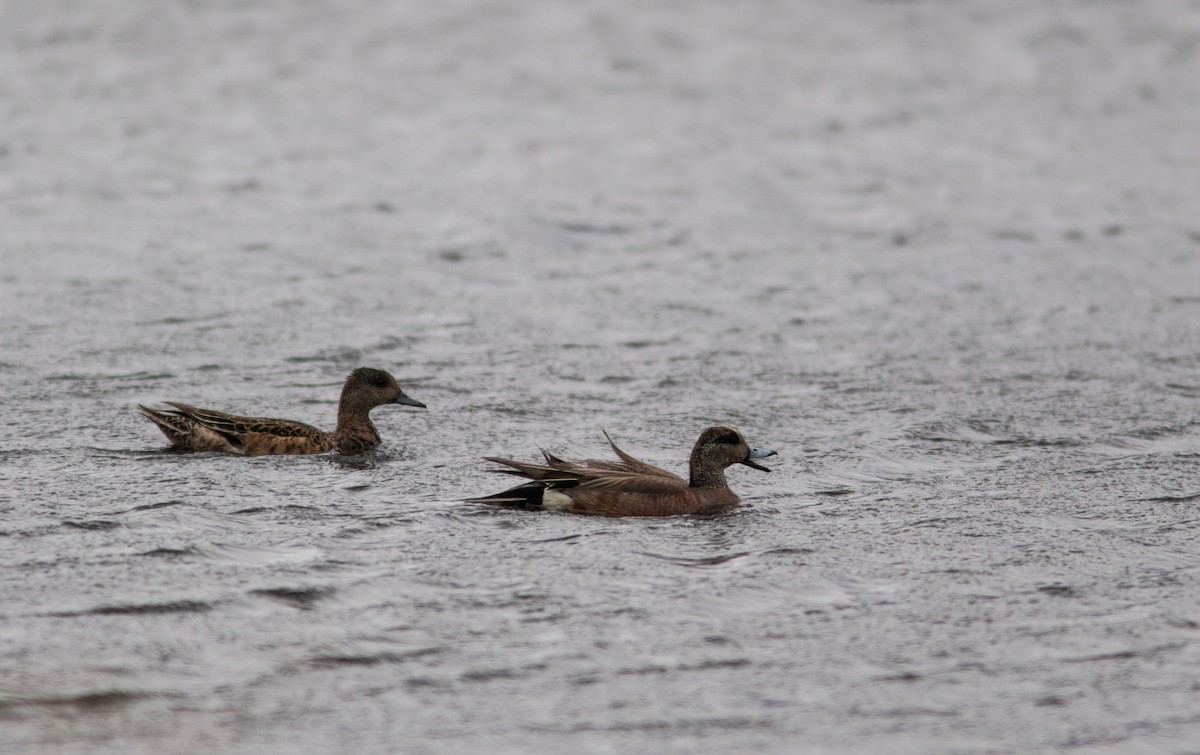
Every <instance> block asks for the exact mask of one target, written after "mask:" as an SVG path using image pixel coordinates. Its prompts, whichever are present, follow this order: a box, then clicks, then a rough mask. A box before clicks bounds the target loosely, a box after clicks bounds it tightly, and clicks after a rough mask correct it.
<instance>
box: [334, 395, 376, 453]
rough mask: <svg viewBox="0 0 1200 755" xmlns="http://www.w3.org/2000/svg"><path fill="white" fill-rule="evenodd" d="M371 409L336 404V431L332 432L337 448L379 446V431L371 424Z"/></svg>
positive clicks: (354, 405)
mask: <svg viewBox="0 0 1200 755" xmlns="http://www.w3.org/2000/svg"><path fill="white" fill-rule="evenodd" d="M370 412H371V408H370V407H366V406H361V405H358V404H347V403H346V402H344V401H343V402H342V403H340V404H338V418H337V429H336V430H334V431H333V435H334V438H335V439H336V440H337V444H338V447H339V448H341V447H342V446H358V445H365V446H367V447H368V448H369V447H374V446H376V445H378V444H379V431H378V430H376V429H375V425H374V424H372V422H371V414H370Z"/></svg>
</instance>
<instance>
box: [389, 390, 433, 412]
mask: <svg viewBox="0 0 1200 755" xmlns="http://www.w3.org/2000/svg"><path fill="white" fill-rule="evenodd" d="M396 403H397V404H403V405H405V406H415V407H417V408H418V409H428V408H429V407H427V406H425V405H424V404H422V403H421V402H420V401H417V400H416V399H415V398H412V397H410V396H405V395H404V394H403V393H401V394H400V397H399V398H398V399H396Z"/></svg>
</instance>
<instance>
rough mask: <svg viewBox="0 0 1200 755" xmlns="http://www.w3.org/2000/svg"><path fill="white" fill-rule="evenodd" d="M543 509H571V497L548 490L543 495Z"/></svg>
mask: <svg viewBox="0 0 1200 755" xmlns="http://www.w3.org/2000/svg"><path fill="white" fill-rule="evenodd" d="M542 508H544V509H548V510H550V511H565V510H566V509H569V508H571V496H569V495H567V494H566V493H560V492H558V491H557V490H550V489H549V488H547V489H546V490H545V492H543V493H542Z"/></svg>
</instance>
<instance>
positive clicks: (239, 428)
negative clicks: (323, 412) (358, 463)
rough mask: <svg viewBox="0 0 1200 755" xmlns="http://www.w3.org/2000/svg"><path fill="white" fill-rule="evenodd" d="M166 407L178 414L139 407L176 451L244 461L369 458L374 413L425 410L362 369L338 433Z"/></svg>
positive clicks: (383, 376)
mask: <svg viewBox="0 0 1200 755" xmlns="http://www.w3.org/2000/svg"><path fill="white" fill-rule="evenodd" d="M163 403H165V404H167V405H169V406H173V407H175V410H171V409H149V408H147V407H144V406H142V405H140V404H139V405H138V411H140V412H141V413H142V414H144V415H145V416H146V417H147V418H148V419H150V421H152V422H153V423H154V424H156V425H158V429H160V430H162V432H163V435H165V436H167V440H169V441H171V445H172V446H173V447H175V448H176V449H179V450H182V451H224V452H226V453H232V454H242V455H243V456H266V455H272V454H319V453H324V452H326V451H333V450H335V449H336V450H337V452H338V453H343V454H361V453H365V452H367V451H370V450H371V449H372V448H374V447H375V446H377V445H379V431H377V430H376V429H375V425H373V424H371V417H370V412H371V410H372V409H374V408H375V407H377V406H383V405H384V404H403V405H405V406H417V407H420V408H422V409H424V408H425V405H424V404H422V403H421V402H420V401H417V400H416V399H414V398H409V397H408V396H407V395H405V393H404V391H402V390H400V386H399V385H398V384H397V383H396V379H395V378H394V377H392V376H391V375H389V374H388V373H387V372H385V371H383V370H376V369H373V368H371V367H359V368H358V369H357V370H355V371H354V372H351V373H350V376H349V377H347V378H346V384H345V385H343V386H342V397H341V399H340V400H339V401H338V418H337V429H335V430H334V431H333V432H331V433H327V432H325V431H324V430H319V429H317V428H315V427H313V426H312V425H306V424H304V423H303V422H296V421H294V420H290V419H270V418H268V417H240V416H238V415H236V414H226V413H225V412H217V411H212V410H211V409H197V408H196V407H194V406H188V405H187V404H180V403H176V402H174V401H164V402H163Z"/></svg>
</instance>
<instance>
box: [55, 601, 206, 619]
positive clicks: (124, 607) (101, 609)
mask: <svg viewBox="0 0 1200 755" xmlns="http://www.w3.org/2000/svg"><path fill="white" fill-rule="evenodd" d="M212 608H213V604H212V603H209V602H208V601H204V600H171V601H165V602H162V603H117V604H110V605H103V606H96V607H95V608H89V609H86V610H83V611H57V612H54V613H48V614H43V615H45V616H54V617H58V618H72V617H76V616H150V615H154V614H164V613H203V612H205V611H210V610H212Z"/></svg>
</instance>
